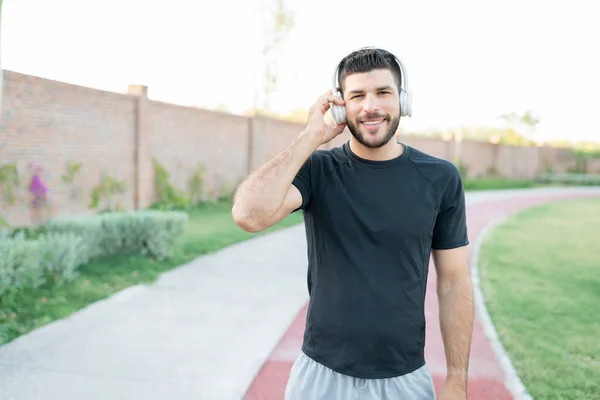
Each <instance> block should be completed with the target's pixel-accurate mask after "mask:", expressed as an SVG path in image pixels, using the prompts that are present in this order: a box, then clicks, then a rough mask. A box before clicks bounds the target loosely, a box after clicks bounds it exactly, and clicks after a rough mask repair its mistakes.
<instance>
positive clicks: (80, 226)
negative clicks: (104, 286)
mask: <svg viewBox="0 0 600 400" xmlns="http://www.w3.org/2000/svg"><path fill="white" fill-rule="evenodd" d="M187 221H188V215H187V214H186V213H184V212H179V211H153V210H148V211H128V212H112V213H104V214H97V215H91V216H62V217H58V218H55V219H52V220H50V221H48V222H47V223H46V224H45V225H44V226H43V227H41V228H36V229H17V230H14V231H9V230H4V231H1V232H0V296H2V295H3V294H4V293H6V292H7V291H9V290H13V289H17V290H18V289H20V288H24V289H25V288H27V289H37V288H39V287H40V286H42V285H44V284H48V285H57V284H62V283H65V282H70V281H72V280H73V279H74V278H76V277H77V275H78V268H79V267H80V266H81V265H83V264H85V263H87V262H88V261H90V260H91V259H93V258H97V257H101V256H110V255H117V254H141V255H144V256H148V257H152V258H155V259H158V260H164V259H166V258H168V257H169V256H171V254H172V251H173V245H174V244H175V241H176V240H177V239H178V238H179V237H180V236H181V235H182V234H183V233H184V230H185V227H186V225H187Z"/></svg>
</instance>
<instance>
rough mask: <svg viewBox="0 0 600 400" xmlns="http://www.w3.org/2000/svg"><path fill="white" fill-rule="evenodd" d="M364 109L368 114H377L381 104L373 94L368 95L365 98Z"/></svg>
mask: <svg viewBox="0 0 600 400" xmlns="http://www.w3.org/2000/svg"><path fill="white" fill-rule="evenodd" d="M363 108H364V110H365V111H366V112H369V113H371V112H375V111H377V110H378V109H379V103H378V101H377V96H374V95H372V94H370V93H369V94H367V95H366V96H365V101H364V103H363Z"/></svg>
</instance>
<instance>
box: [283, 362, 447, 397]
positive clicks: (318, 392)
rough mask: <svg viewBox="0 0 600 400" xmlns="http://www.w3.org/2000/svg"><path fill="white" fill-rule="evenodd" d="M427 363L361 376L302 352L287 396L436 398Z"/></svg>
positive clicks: (287, 390)
mask: <svg viewBox="0 0 600 400" xmlns="http://www.w3.org/2000/svg"><path fill="white" fill-rule="evenodd" d="M435 398H436V396H435V388H434V386H433V379H432V378H431V374H430V373H429V370H428V369H427V366H426V365H424V366H423V367H421V368H419V369H417V370H416V371H413V372H411V373H409V374H406V375H402V376H398V377H395V378H387V379H360V378H354V377H351V376H348V375H343V374H340V373H338V372H335V371H333V370H331V369H329V368H327V367H325V366H324V365H322V364H319V363H318V362H316V361H315V360H313V359H311V358H309V357H308V356H307V355H306V354H304V353H301V354H300V356H299V357H298V358H297V359H296V361H295V362H294V365H293V367H292V370H291V372H290V378H289V380H288V383H287V386H286V389H285V400H325V399H326V400H391V399H394V400H403V399H410V400H435Z"/></svg>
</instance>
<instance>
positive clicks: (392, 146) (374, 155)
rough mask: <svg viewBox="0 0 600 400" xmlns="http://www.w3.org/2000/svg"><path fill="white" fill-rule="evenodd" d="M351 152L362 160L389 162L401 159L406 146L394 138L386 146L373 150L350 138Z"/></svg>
mask: <svg viewBox="0 0 600 400" xmlns="http://www.w3.org/2000/svg"><path fill="white" fill-rule="evenodd" d="M350 150H352V152H353V153H354V154H355V155H357V156H358V157H360V158H363V159H365V160H372V161H387V160H393V159H394V158H398V157H400V156H401V155H402V154H403V153H404V146H403V145H402V144H400V143H398V142H397V140H396V138H395V137H394V138H392V140H390V141H389V142H388V143H386V144H385V145H384V146H382V147H379V148H377V149H371V148H368V147H365V146H364V145H362V144H360V143H359V142H358V141H357V140H356V139H355V138H354V137H351V138H350Z"/></svg>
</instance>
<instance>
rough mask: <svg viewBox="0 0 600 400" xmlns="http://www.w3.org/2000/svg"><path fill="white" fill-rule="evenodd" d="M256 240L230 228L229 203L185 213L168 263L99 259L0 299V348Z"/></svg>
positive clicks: (293, 220)
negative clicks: (47, 284) (60, 279)
mask: <svg viewBox="0 0 600 400" xmlns="http://www.w3.org/2000/svg"><path fill="white" fill-rule="evenodd" d="M301 222H302V213H300V212H297V213H294V214H292V215H290V216H289V217H287V218H286V219H285V220H283V221H281V222H280V223H278V224H277V225H275V226H273V227H271V228H270V229H267V230H266V231H264V232H263V233H266V232H271V231H274V230H277V229H281V228H284V227H289V226H292V225H295V224H298V223H301ZM261 234H262V233H261ZM256 235H257V234H251V233H248V232H245V231H244V230H242V229H241V228H239V227H238V226H237V225H235V223H234V222H233V220H232V218H231V201H230V200H223V201H220V202H218V203H216V204H205V205H202V206H200V207H197V208H196V209H194V210H192V211H191V212H190V222H189V227H188V230H187V232H186V234H185V236H184V237H183V238H182V240H181V241H180V242H179V243H178V244H177V246H176V248H175V252H174V256H173V257H172V258H171V259H170V260H168V261H164V262H159V261H154V260H150V259H147V258H144V257H142V256H119V257H109V258H104V259H99V260H96V261H94V262H91V263H89V264H87V265H85V266H83V267H82V268H81V275H80V276H79V277H78V278H77V279H76V280H75V281H74V282H70V283H69V284H67V285H64V286H62V287H51V288H41V289H38V290H36V291H19V292H15V293H12V294H10V295H6V296H3V298H2V299H1V302H0V344H4V343H7V342H9V341H11V340H13V339H15V338H16V337H18V336H20V335H23V334H25V333H27V332H29V331H31V330H33V329H35V328H38V327H40V326H42V325H45V324H47V323H49V322H52V321H54V320H57V319H59V318H63V317H66V316H68V315H70V314H72V313H73V312H75V311H77V310H80V309H81V308H83V307H85V306H87V305H89V304H91V303H93V302H95V301H98V300H101V299H103V298H106V297H107V296H109V295H111V294H113V293H115V292H117V291H119V290H122V289H124V288H127V287H129V286H132V285H135V284H139V283H149V282H153V281H154V280H155V279H156V278H157V277H158V276H159V274H161V273H162V272H165V271H168V270H170V269H173V268H174V267H177V266H179V265H181V264H184V263H186V262H189V261H191V260H193V259H194V258H196V257H198V256H200V255H203V254H206V253H209V252H213V251H216V250H219V249H222V248H223V247H226V246H228V245H230V244H233V243H236V242H240V241H243V240H246V239H249V238H251V237H253V236H256Z"/></svg>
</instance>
